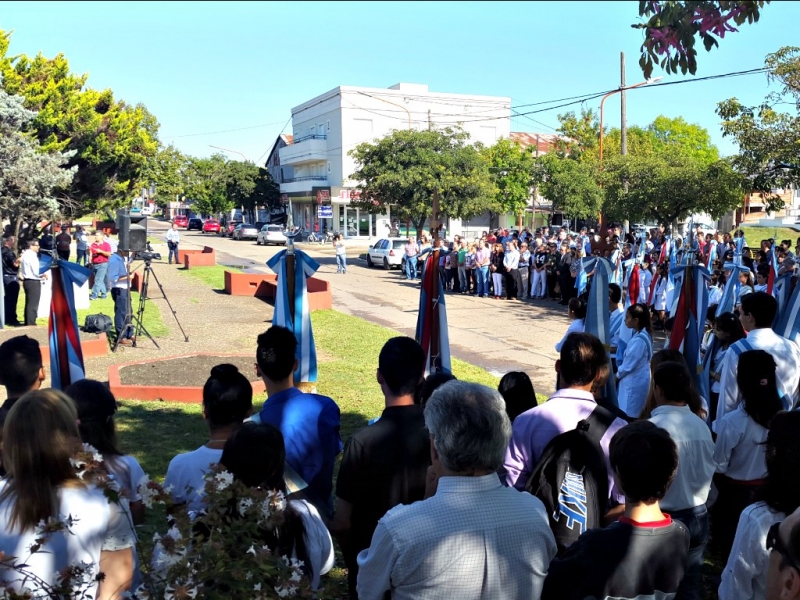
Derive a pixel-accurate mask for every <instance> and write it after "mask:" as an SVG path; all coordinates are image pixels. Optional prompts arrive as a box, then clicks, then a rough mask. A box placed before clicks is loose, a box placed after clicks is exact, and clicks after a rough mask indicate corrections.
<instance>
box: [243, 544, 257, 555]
mask: <svg viewBox="0 0 800 600" xmlns="http://www.w3.org/2000/svg"><path fill="white" fill-rule="evenodd" d="M245 554H252V555H253V556H255V555H256V549H255V548H254V547H253V546H252V544H251V545H250V547H249V548H248V549H247V552H246V553H245Z"/></svg>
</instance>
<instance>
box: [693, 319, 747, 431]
mask: <svg viewBox="0 0 800 600" xmlns="http://www.w3.org/2000/svg"><path fill="white" fill-rule="evenodd" d="M712 332H713V334H712V337H711V339H710V341H709V344H708V347H707V348H706V352H705V355H704V356H703V373H704V376H705V377H707V378H708V390H709V396H710V397H709V399H708V409H709V410H708V421H709V423H710V422H711V421H713V420H714V419H716V418H717V405H718V404H719V393H720V389H721V388H720V380H721V379H722V364H723V361H724V360H725V355H726V354H727V352H728V348H730V345H731V344H733V343H735V342H738V341H739V340H741V339H742V338H743V337H744V329H743V328H742V323H741V322H740V321H739V319H738V317H737V316H736V315H734V314H733V313H730V312H727V313H722V314H721V315H719V316H718V317H716V318H715V319H714V329H713V330H712Z"/></svg>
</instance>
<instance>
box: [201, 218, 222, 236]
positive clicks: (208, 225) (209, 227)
mask: <svg viewBox="0 0 800 600" xmlns="http://www.w3.org/2000/svg"><path fill="white" fill-rule="evenodd" d="M219 229H220V227H219V221H217V220H216V219H206V222H205V223H203V233H219Z"/></svg>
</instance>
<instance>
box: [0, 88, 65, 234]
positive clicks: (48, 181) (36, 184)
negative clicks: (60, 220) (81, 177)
mask: <svg viewBox="0 0 800 600" xmlns="http://www.w3.org/2000/svg"><path fill="white" fill-rule="evenodd" d="M35 118H36V113H35V112H33V111H30V110H26V109H25V107H24V98H22V97H20V96H11V95H9V94H7V93H6V92H4V91H3V90H2V89H0V217H2V218H3V219H8V221H9V228H8V229H9V231H10V233H12V234H13V235H15V236H16V237H17V242H18V243H19V244H21V243H22V242H23V241H25V240H26V239H28V238H30V237H33V235H34V234H35V233H36V226H37V223H38V222H39V221H40V220H42V219H45V218H47V219H50V218H52V217H53V216H54V215H55V214H56V213H57V212H58V210H59V205H58V200H57V196H56V193H57V190H59V189H65V188H67V187H68V186H69V184H70V182H71V181H72V178H73V177H74V176H75V171H76V169H75V167H72V168H64V166H65V165H66V163H67V162H68V161H69V159H70V154H69V153H62V152H45V151H43V149H42V148H41V147H40V145H39V143H38V142H37V141H36V140H35V139H31V138H30V137H29V136H28V135H26V134H25V133H24V130H25V127H26V126H27V125H29V124H30V123H31V122H32V121H33V120H34V119H35Z"/></svg>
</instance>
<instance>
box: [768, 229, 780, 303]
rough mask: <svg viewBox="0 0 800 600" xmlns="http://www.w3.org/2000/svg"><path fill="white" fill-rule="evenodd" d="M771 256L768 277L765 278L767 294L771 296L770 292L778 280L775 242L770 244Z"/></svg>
mask: <svg viewBox="0 0 800 600" xmlns="http://www.w3.org/2000/svg"><path fill="white" fill-rule="evenodd" d="M771 254H772V260H770V261H769V276H768V277H767V293H768V294H772V291H773V290H774V289H775V280H776V279H777V278H778V253H777V252H776V251H775V242H772V252H771ZM773 295H774V294H773Z"/></svg>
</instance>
